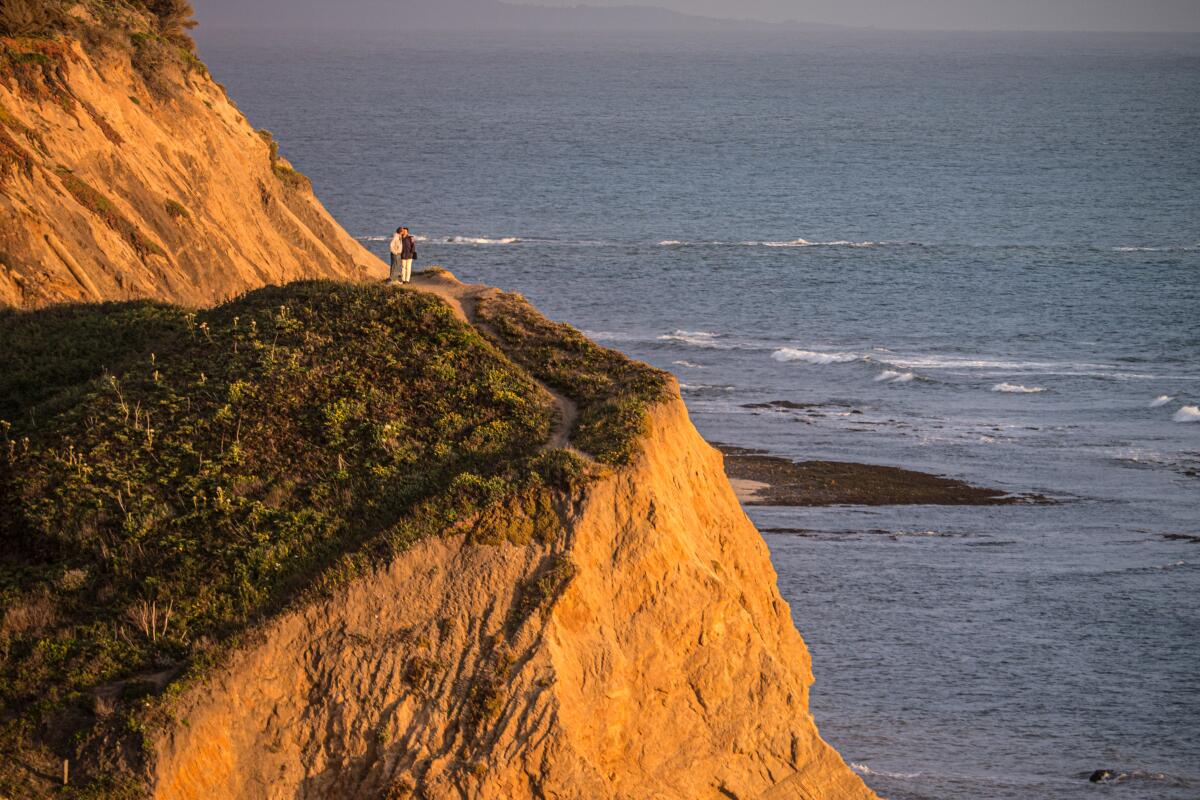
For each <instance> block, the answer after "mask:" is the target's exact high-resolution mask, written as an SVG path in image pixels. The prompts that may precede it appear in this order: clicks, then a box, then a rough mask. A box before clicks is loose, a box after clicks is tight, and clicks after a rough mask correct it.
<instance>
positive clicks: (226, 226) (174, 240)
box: [0, 0, 382, 307]
mask: <svg viewBox="0 0 1200 800" xmlns="http://www.w3.org/2000/svg"><path fill="white" fill-rule="evenodd" d="M11 2H12V3H13V5H34V6H40V7H38V8H37V9H36V10H35V13H36V14H38V15H45V14H47V13H49V12H48V11H47V10H46V8H47V7H51V6H53V5H54V4H53V3H51V2H41V3H33V2H32V0H24V2H23V3H22V2H18V0H11ZM6 4H7V2H6ZM5 13H7V11H6V12H5ZM71 15H72V16H70V17H69V18H68V20H67V22H65V23H64V25H65V26H66V27H67V28H68V31H67V33H68V34H69V35H60V36H58V37H56V38H47V37H32V36H2V37H0V304H3V305H10V306H20V307H33V306H41V305H46V304H47V303H53V302H62V301H97V300H115V299H131V298H143V297H153V298H160V299H165V300H171V301H174V302H181V303H187V304H193V305H198V304H207V303H211V302H214V301H216V300H219V299H223V298H226V297H231V296H233V295H236V294H238V293H240V292H243V291H246V290H248V289H252V288H254V287H257V286H261V285H263V284H266V283H285V282H287V281H291V280H296V279H299V278H315V277H335V278H362V277H365V276H366V273H367V272H368V271H370V270H372V269H373V270H375V271H376V273H377V276H381V275H382V273H380V272H379V270H380V269H381V266H380V265H379V263H378V260H377V259H376V258H375V257H374V256H371V255H370V254H369V253H367V252H366V251H365V250H364V249H363V248H362V247H361V246H360V245H359V244H358V243H357V242H356V241H354V240H353V239H352V238H351V237H350V236H349V235H347V234H346V233H345V231H343V230H342V229H341V228H340V227H339V226H338V225H337V223H335V222H334V221H333V219H332V218H331V217H330V216H329V215H328V213H326V211H325V209H324V208H323V207H322V206H321V204H320V203H319V202H318V201H317V200H316V198H315V197H314V196H313V193H312V190H311V187H310V186H309V184H308V181H307V179H306V178H304V176H303V175H301V174H300V173H298V172H296V171H295V170H294V169H292V167H291V165H290V164H288V162H287V161H286V160H285V159H283V158H282V157H280V156H279V154H278V148H277V146H276V145H275V143H274V142H273V141H272V140H271V137H270V135H269V134H267V133H265V132H259V131H255V130H254V129H253V128H252V127H251V126H250V124H249V123H248V122H247V121H246V118H245V117H244V116H242V114H241V113H240V112H239V111H238V109H237V108H236V107H235V106H234V105H233V103H232V102H231V101H230V100H229V98H228V97H227V96H226V94H225V91H224V90H223V89H222V87H221V86H219V85H218V84H217V83H215V82H214V81H213V80H212V78H211V77H210V76H209V75H208V72H207V70H206V69H205V68H204V66H203V64H201V63H200V62H199V61H197V60H196V59H195V57H194V56H193V55H191V53H190V51H189V50H188V49H187V48H186V47H185V46H183V45H181V44H180V43H179V41H182V40H179V39H177V38H176V39H172V38H171V37H169V36H167V35H164V33H163V32H162V30H161V23H160V22H159V21H158V20H157V19H156V18H155V16H154V15H153V14H150V13H148V12H143V11H139V10H138V8H137V6H135V5H132V4H127V3H87V4H78V5H76V6H74V7H73V9H72V10H71ZM0 33H3V27H0Z"/></svg>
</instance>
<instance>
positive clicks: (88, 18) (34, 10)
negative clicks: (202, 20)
mask: <svg viewBox="0 0 1200 800" xmlns="http://www.w3.org/2000/svg"><path fill="white" fill-rule="evenodd" d="M77 5H82V6H83V8H82V12H83V13H78V12H77V11H76V10H75V7H76V6H77ZM193 16H194V13H193V10H192V6H191V4H190V3H189V2H187V0H83V2H82V3H79V4H76V3H70V2H66V0H4V2H3V3H0V81H4V82H6V83H8V84H10V85H14V84H15V85H17V86H19V87H20V88H21V89H22V90H23V91H25V92H26V93H29V94H31V95H33V96H35V97H37V98H38V99H39V100H41V99H45V95H46V94H47V93H49V94H50V95H52V96H54V97H55V99H58V100H59V101H60V102H63V103H68V102H69V101H70V98H71V95H70V92H69V91H68V90H67V89H66V86H65V77H66V70H67V68H68V67H69V65H70V61H71V60H72V53H71V51H70V49H69V48H67V47H66V46H65V45H64V43H63V41H62V39H63V37H70V38H76V39H79V40H81V41H83V42H84V43H85V44H87V45H88V46H89V47H101V48H104V47H109V46H114V45H117V46H125V47H127V48H129V51H130V57H131V59H132V61H133V64H134V66H135V67H136V68H137V69H138V70H139V71H140V72H141V73H142V74H143V76H144V77H145V78H146V79H147V82H148V83H149V84H151V85H152V86H158V87H159V88H162V86H163V84H162V80H161V78H162V75H163V73H164V72H165V71H166V70H168V69H169V68H178V69H182V70H183V71H184V72H189V71H198V72H201V73H206V70H205V68H204V65H203V64H202V63H201V62H200V61H199V60H198V59H197V58H196V55H195V51H196V45H195V43H194V42H193V41H192V38H191V36H189V35H188V31H190V30H191V29H192V28H194V27H195V26H196V21H195V20H194V19H193Z"/></svg>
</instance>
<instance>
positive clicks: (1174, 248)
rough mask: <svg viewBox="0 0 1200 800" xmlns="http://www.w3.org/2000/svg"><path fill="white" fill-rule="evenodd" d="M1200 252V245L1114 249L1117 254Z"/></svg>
mask: <svg viewBox="0 0 1200 800" xmlns="http://www.w3.org/2000/svg"><path fill="white" fill-rule="evenodd" d="M1196 250H1200V244H1190V245H1189V244H1182V245H1162V246H1159V247H1114V248H1113V251H1114V252H1117V253H1192V252H1195V251H1196Z"/></svg>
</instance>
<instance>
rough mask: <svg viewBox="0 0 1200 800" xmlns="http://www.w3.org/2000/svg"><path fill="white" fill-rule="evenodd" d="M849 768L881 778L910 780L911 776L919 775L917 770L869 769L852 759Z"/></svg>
mask: <svg viewBox="0 0 1200 800" xmlns="http://www.w3.org/2000/svg"><path fill="white" fill-rule="evenodd" d="M850 769H852V770H854V771H855V772H857V773H858V774H859V775H878V776H880V777H881V778H897V779H900V780H912V779H913V778H919V777H921V773H919V772H884V771H883V770H881V769H871V768H870V767H868V766H867V765H866V764H859V763H856V762H854V761H851V762H850Z"/></svg>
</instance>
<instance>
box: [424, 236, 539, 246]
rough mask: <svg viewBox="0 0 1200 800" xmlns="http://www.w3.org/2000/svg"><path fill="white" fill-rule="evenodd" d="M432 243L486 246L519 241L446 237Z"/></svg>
mask: <svg viewBox="0 0 1200 800" xmlns="http://www.w3.org/2000/svg"><path fill="white" fill-rule="evenodd" d="M433 241H435V242H438V243H439V244H477V245H487V244H516V243H517V242H519V241H521V240H520V239H518V238H517V237H516V236H500V237H497V238H492V237H488V236H446V237H443V238H441V239H434V240H433Z"/></svg>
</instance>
